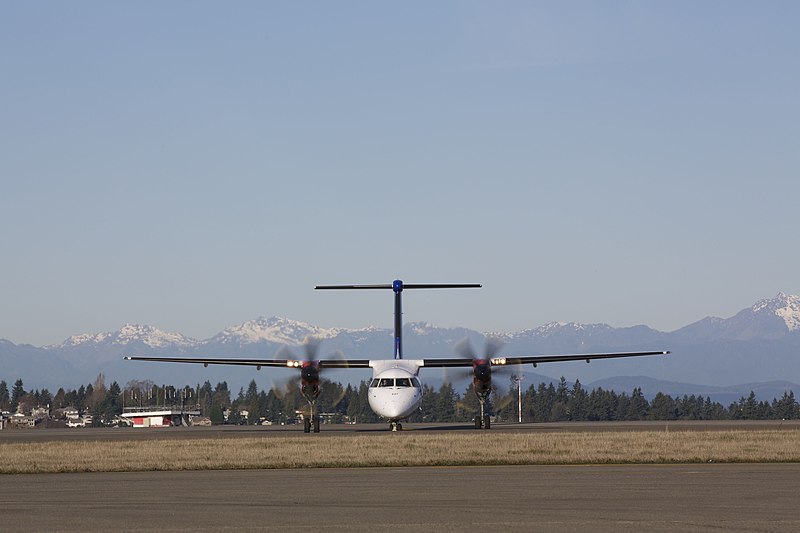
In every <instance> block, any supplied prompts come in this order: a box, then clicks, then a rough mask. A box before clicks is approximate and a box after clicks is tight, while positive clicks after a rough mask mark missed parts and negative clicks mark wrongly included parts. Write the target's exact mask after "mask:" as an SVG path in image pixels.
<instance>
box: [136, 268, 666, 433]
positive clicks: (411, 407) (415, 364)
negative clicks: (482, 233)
mask: <svg viewBox="0 0 800 533" xmlns="http://www.w3.org/2000/svg"><path fill="white" fill-rule="evenodd" d="M480 287H481V285H480V284H477V283H403V281H402V280H399V279H396V280H394V281H393V282H392V283H391V284H379V285H317V286H316V287H315V289H316V290H335V289H342V290H375V289H377V290H381V289H391V290H392V291H394V358H393V359H317V357H316V347H317V346H318V344H317V343H315V342H310V343H307V344H306V357H305V358H304V359H296V358H281V359H222V358H208V357H199V358H198V357H136V356H126V357H125V359H127V360H129V361H158V362H169V363H194V364H202V365H203V366H205V367H208V365H242V366H254V367H256V370H261V367H265V366H268V367H284V368H293V369H297V370H299V371H300V393H301V394H302V395H303V397H304V398H305V399H306V401H307V402H308V405H309V408H310V411H311V416H310V417H308V418H305V419H304V427H303V430H304V432H305V433H310V432H311V431H312V430H313V432H314V433H318V432H319V425H320V424H319V422H320V421H319V417H318V415H317V414H316V413H315V408H316V401H317V398H318V397H319V394H320V390H321V389H320V372H321V371H322V370H325V369H328V368H371V369H372V380H371V381H370V384H369V406H370V407H371V408H372V410H373V411H374V412H375V413H376V414H378V415H379V416H381V417H383V418H385V419H386V420H388V421H389V429H390V430H391V431H398V430H401V429H403V425H402V421H403V420H406V419H407V418H408V417H409V416H411V414H412V413H414V411H415V410H416V409H417V408H418V407H419V404H420V402H421V401H422V384H421V382H420V380H419V371H420V369H421V368H431V367H433V368H437V367H438V368H442V367H466V368H470V367H471V368H472V385H473V388H474V390H475V394H476V395H477V397H478V401H479V402H480V406H481V413H480V416H479V417H476V418H475V428H476V429H481V428H483V429H489V428H490V427H491V422H490V419H489V415H488V413H486V408H485V404H486V400H487V399H488V398H489V395H490V394H491V392H492V373H493V372H494V371H495V369H499V368H502V367H505V366H512V365H527V364H531V365H533V366H534V367H536V366H537V365H539V364H540V363H558V362H562V361H586V362H587V363H588V362H590V361H592V360H593V359H615V358H620V357H640V356H648V355H667V354H669V353H670V352H668V351H653V352H618V353H588V354H562V355H523V356H505V357H500V356H499V355H498V354H499V351H500V348H501V346H502V344H501V343H499V342H496V341H493V340H492V339H489V342H487V347H486V350H485V353H484V354H482V355H478V354H477V353H475V351H474V350H473V349H472V348H471V347H470V346H469V344H468V343H459V345H457V346H456V349H457V351H459V353H460V354H461V355H462V356H463V357H460V358H425V359H403V323H402V319H403V311H402V295H403V291H404V290H406V289H454V288H480ZM280 353H282V352H279V355H280Z"/></svg>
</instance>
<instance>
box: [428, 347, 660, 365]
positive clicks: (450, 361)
mask: <svg viewBox="0 0 800 533" xmlns="http://www.w3.org/2000/svg"><path fill="white" fill-rule="evenodd" d="M669 353H670V352H669V351H658V352H615V353H583V354H563V355H523V356H508V357H493V358H492V359H490V362H491V363H492V366H496V365H528V364H531V365H533V366H536V365H538V364H539V363H560V362H566V361H586V362H587V363H588V362H589V361H591V360H593V359H618V358H622V357H643V356H648V355H667V354H669ZM423 361H424V362H425V365H424V366H429V367H448V366H472V365H473V363H474V361H473V360H472V359H466V358H457V359H456V358H441V359H423Z"/></svg>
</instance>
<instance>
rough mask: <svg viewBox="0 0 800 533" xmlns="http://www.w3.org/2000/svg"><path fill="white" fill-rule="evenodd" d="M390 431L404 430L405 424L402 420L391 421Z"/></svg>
mask: <svg viewBox="0 0 800 533" xmlns="http://www.w3.org/2000/svg"><path fill="white" fill-rule="evenodd" d="M389 431H403V424H401V423H400V422H389Z"/></svg>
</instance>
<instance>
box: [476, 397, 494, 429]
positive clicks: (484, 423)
mask: <svg viewBox="0 0 800 533" xmlns="http://www.w3.org/2000/svg"><path fill="white" fill-rule="evenodd" d="M478 400H479V401H480V402H481V414H480V416H476V417H475V429H481V428H483V429H491V427H492V421H491V419H490V418H489V415H488V413H486V398H481V397H480V396H478Z"/></svg>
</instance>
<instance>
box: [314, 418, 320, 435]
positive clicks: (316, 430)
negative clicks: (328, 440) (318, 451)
mask: <svg viewBox="0 0 800 533" xmlns="http://www.w3.org/2000/svg"><path fill="white" fill-rule="evenodd" d="M314 433H319V417H317V418H315V419H314Z"/></svg>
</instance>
